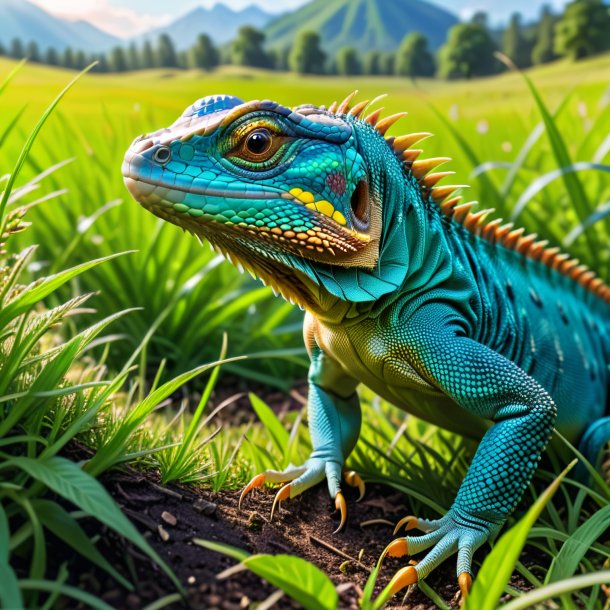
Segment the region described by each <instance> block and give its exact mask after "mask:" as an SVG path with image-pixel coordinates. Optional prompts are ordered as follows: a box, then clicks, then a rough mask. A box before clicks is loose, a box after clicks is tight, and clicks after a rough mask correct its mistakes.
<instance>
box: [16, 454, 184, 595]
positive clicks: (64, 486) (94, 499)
mask: <svg viewBox="0 0 610 610" xmlns="http://www.w3.org/2000/svg"><path fill="white" fill-rule="evenodd" d="M8 463H10V464H11V465H13V466H15V467H17V468H20V469H21V470H24V471H25V472H27V473H28V474H29V475H30V476H31V477H32V478H34V479H36V480H38V481H41V482H42V483H44V484H45V485H47V486H48V487H49V489H51V490H53V491H54V492H55V493H57V494H59V495H60V496H62V497H63V498H65V499H66V500H69V501H70V502H72V503H74V504H75V505H76V506H78V508H80V509H81V510H84V511H85V512H86V513H87V514H89V515H91V516H92V517H95V518H96V519H98V520H99V521H101V522H102V523H103V524H104V525H106V526H108V527H109V528H111V529H112V530H114V531H115V532H117V533H118V534H120V535H121V536H123V537H124V538H126V539H127V540H129V541H130V542H132V543H133V544H134V545H135V546H137V547H138V548H139V549H140V550H141V551H143V552H144V553H145V554H146V555H148V556H149V557H150V558H151V559H153V560H154V561H155V563H157V564H158V565H159V566H160V567H161V568H162V569H163V571H164V572H165V573H166V574H167V575H168V576H169V577H170V578H171V580H172V582H173V583H174V584H175V585H176V588H177V589H178V590H179V591H181V589H182V587H181V585H180V582H179V581H178V579H177V578H176V576H175V575H174V573H173V572H172V570H171V569H170V568H169V567H168V566H167V564H166V563H165V562H164V561H163V560H162V559H161V557H159V555H158V554H157V552H156V551H155V550H154V549H153V548H152V547H151V546H150V545H149V544H148V542H147V541H146V540H145V539H144V537H143V536H142V535H141V534H140V532H138V530H137V529H136V528H135V527H134V525H133V524H132V523H131V521H129V519H127V517H126V516H125V515H124V514H123V513H122V512H121V510H120V509H119V507H118V506H117V505H116V504H115V502H114V500H113V499H112V498H111V497H110V494H109V493H108V492H107V491H106V490H105V489H104V487H102V485H101V484H100V483H99V482H98V481H97V480H96V479H94V478H93V477H92V476H90V475H89V474H87V473H86V472H84V471H83V470H82V469H81V468H80V467H79V466H78V465H77V464H75V463H74V462H71V461H69V460H67V459H65V458H61V457H52V458H49V459H48V460H41V459H38V460H35V459H31V458H27V457H14V458H12V459H10V460H9V462H7V463H6V464H8Z"/></svg>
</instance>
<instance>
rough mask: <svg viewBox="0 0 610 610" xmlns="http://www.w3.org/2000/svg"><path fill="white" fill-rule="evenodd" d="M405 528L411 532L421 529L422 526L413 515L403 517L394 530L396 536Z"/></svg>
mask: <svg viewBox="0 0 610 610" xmlns="http://www.w3.org/2000/svg"><path fill="white" fill-rule="evenodd" d="M403 526H405V531H407V532H408V531H409V530H418V529H421V524H420V523H419V519H418V518H417V517H414V516H413V515H408V516H407V517H403V518H402V519H401V520H400V521H399V522H398V523H397V524H396V527H395V528H394V536H396V534H397V533H398V532H399V531H400V528H401V527H403Z"/></svg>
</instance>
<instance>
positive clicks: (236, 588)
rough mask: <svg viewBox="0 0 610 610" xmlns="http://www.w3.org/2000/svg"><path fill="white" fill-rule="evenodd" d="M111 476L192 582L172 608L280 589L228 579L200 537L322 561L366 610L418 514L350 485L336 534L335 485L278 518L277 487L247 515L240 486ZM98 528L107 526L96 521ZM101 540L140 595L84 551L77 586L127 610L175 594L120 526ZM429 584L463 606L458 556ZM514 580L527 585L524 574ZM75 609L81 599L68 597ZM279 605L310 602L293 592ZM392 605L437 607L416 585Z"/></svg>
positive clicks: (350, 601)
mask: <svg viewBox="0 0 610 610" xmlns="http://www.w3.org/2000/svg"><path fill="white" fill-rule="evenodd" d="M102 481H103V483H104V484H105V485H106V487H107V489H108V490H109V491H110V493H111V494H112V496H113V497H114V498H115V500H116V501H117V502H118V503H119V505H120V506H121V507H122V509H123V510H124V512H125V513H126V514H127V515H128V517H129V518H130V519H131V520H132V521H133V522H134V523H135V525H136V526H137V527H138V528H139V529H140V530H141V531H142V532H143V533H144V535H145V536H146V537H147V538H148V540H149V541H150V543H151V544H152V546H153V547H154V548H155V549H156V551H157V552H158V553H159V554H160V555H161V557H162V558H163V559H164V560H165V561H166V562H167V563H168V564H169V565H170V566H171V568H172V569H173V570H174V571H175V573H176V575H177V576H178V578H179V579H180V581H181V582H182V584H183V586H184V588H185V589H186V591H187V597H186V599H184V600H183V601H181V602H179V603H174V604H172V605H170V606H167V608H169V609H170V610H186V609H188V610H195V609H197V610H203V609H206V610H208V609H209V610H212V609H219V610H239V609H245V608H249V607H251V604H252V603H253V602H261V601H263V600H265V599H266V598H267V597H268V596H269V595H271V594H272V593H273V592H274V588H272V587H271V586H270V585H268V584H266V583H264V582H263V581H261V579H260V578H258V577H257V576H255V575H253V574H251V573H250V572H248V571H241V572H239V573H237V574H235V575H233V576H230V577H228V578H223V579H218V578H217V575H218V574H220V573H221V572H223V571H224V570H226V569H227V568H229V567H230V566H232V565H234V564H235V563H236V562H235V561H234V560H233V559H231V558H228V557H226V556H224V555H221V554H219V553H215V552H212V551H209V550H207V549H204V548H202V547H200V546H198V545H196V544H194V543H193V539H194V538H202V539H206V540H213V541H218V542H223V543H226V544H230V545H232V546H235V547H239V548H242V549H245V550H247V551H250V552H252V553H270V554H277V553H288V554H294V555H298V556H300V557H302V558H304V559H306V560H308V561H310V562H312V563H314V564H315V565H317V566H318V567H319V568H321V569H322V570H323V571H324V572H325V573H326V574H327V575H328V576H329V577H330V578H331V579H332V581H333V582H334V583H335V584H336V585H339V590H340V608H342V609H343V608H345V609H347V608H349V609H351V608H354V609H355V608H358V605H357V600H358V597H359V595H360V594H361V591H362V589H363V588H364V585H365V582H366V579H367V577H368V575H369V571H370V570H371V569H372V568H373V566H374V565H375V562H376V561H377V558H378V557H379V555H380V554H381V552H382V551H383V549H384V548H385V546H386V545H387V543H388V542H390V541H391V540H392V539H393V536H392V530H393V524H394V523H395V522H396V521H397V520H398V519H399V518H400V517H402V516H404V515H405V514H408V513H409V507H408V505H407V503H406V501H405V499H404V497H403V496H401V495H400V494H397V493H396V492H394V491H393V490H391V489H388V488H384V487H382V486H376V485H371V486H369V487H368V489H367V494H366V496H365V498H364V499H363V500H362V502H359V503H357V502H356V501H355V500H356V496H357V493H356V492H355V490H351V489H347V490H346V492H345V495H346V499H347V502H348V510H349V520H348V523H347V526H346V528H345V529H344V531H343V532H341V533H338V534H333V531H334V530H335V529H336V527H337V525H338V522H339V515H338V514H337V513H336V512H335V511H334V507H333V505H332V503H331V501H330V499H329V497H328V492H327V489H326V486H325V485H319V486H317V487H316V488H314V489H312V490H310V491H309V492H307V493H305V494H303V495H302V496H300V497H298V498H295V499H293V500H290V501H287V502H285V503H283V504H282V506H281V508H280V510H279V511H277V512H276V514H275V516H274V519H273V521H270V519H269V515H270V511H271V504H272V501H273V497H274V492H273V491H272V490H269V489H266V490H263V491H256V490H255V491H254V492H253V494H251V495H250V496H249V497H248V499H247V500H246V501H245V503H244V506H243V507H242V511H241V512H240V511H238V509H237V501H238V497H239V493H238V492H222V493H213V492H211V491H206V490H201V489H196V488H192V487H189V488H185V487H163V486H161V485H159V484H158V482H157V481H156V480H155V478H154V477H153V476H151V475H148V474H146V475H145V474H141V473H138V472H135V471H131V470H128V471H125V472H113V473H109V474H108V475H106V476H105V477H103V479H102ZM371 522H372V523H371ZM90 525H91V526H92V527H98V525H97V524H96V523H95V522H93V520H92V521H91V523H90ZM94 531H95V530H94ZM61 546H63V545H61ZM98 546H99V547H100V550H101V551H102V552H103V553H104V555H105V556H106V557H109V558H110V559H111V561H112V563H113V564H114V565H115V566H116V567H117V568H118V569H119V570H120V571H121V573H123V574H125V575H126V576H127V577H128V578H129V579H130V580H131V581H132V582H134V583H135V585H136V590H135V592H131V593H130V592H128V591H126V590H125V589H124V588H123V587H121V586H120V585H119V584H118V583H116V582H115V581H114V580H113V579H112V578H111V577H110V576H108V575H107V574H106V573H105V572H102V571H101V570H99V569H98V568H96V567H95V566H92V565H89V564H87V563H86V562H85V561H84V560H83V559H82V558H77V559H75V560H74V561H71V562H70V566H69V567H70V572H71V574H72V581H73V584H77V585H78V586H80V587H81V588H83V589H85V590H86V591H88V592H90V593H94V594H96V595H98V596H100V597H101V598H102V599H103V600H105V601H106V602H107V603H108V604H110V605H111V606H112V607H114V608H117V609H119V610H123V609H124V610H139V609H141V608H143V607H145V606H146V605H147V604H149V603H151V602H153V601H155V600H157V599H159V598H161V597H163V596H165V595H168V594H171V593H174V592H175V589H174V587H173V585H172V584H171V582H170V580H169V579H168V578H167V577H166V576H165V574H164V573H163V572H162V571H161V570H160V569H159V568H158V567H157V566H156V565H154V564H153V563H151V562H150V561H149V560H148V559H147V558H145V557H144V556H143V555H142V554H141V552H139V551H137V550H135V549H134V548H132V547H131V546H130V545H128V544H126V543H125V542H124V541H123V540H121V539H119V538H118V537H116V536H115V535H114V534H112V533H111V532H108V531H105V532H102V539H101V540H100V543H99V544H98ZM65 552H66V551H65V549H63V548H61V547H60V548H59V549H58V553H57V555H56V556H57V559H58V564H59V563H60V562H61V561H62V560H64V559H68V556H66V557H65V558H64V557H63V554H64V553H65ZM404 565H406V563H405V560H401V559H392V558H388V559H387V560H386V562H384V567H383V571H382V574H381V577H380V579H379V584H378V586H377V588H376V594H377V593H378V592H379V591H380V590H381V587H382V586H385V584H387V582H388V580H389V579H390V578H391V576H392V575H393V574H394V573H395V572H396V570H398V569H399V568H400V567H402V566H404ZM427 583H428V585H430V586H431V587H432V588H433V589H435V590H436V591H437V593H438V594H439V595H440V596H441V597H442V598H443V599H444V600H445V602H446V603H447V605H449V606H450V607H451V608H459V602H460V597H459V593H458V588H457V583H456V580H455V558H453V559H452V560H451V559H450V560H448V561H447V562H445V563H444V564H443V565H442V566H440V568H438V569H437V570H435V572H433V574H432V575H430V577H429V578H428V579H427ZM512 584H513V586H516V587H519V586H520V585H521V586H522V585H523V583H519V581H518V579H517V580H515V581H514V582H513V583H512ZM401 604H402V605H401ZM65 607H66V608H74V607H75V606H74V605H73V602H67V603H66V606H65ZM273 607H274V608H278V609H294V608H300V607H301V606H300V605H299V604H298V603H296V602H294V601H293V600H290V599H289V598H288V597H286V596H284V597H283V598H281V599H280V600H279V601H278V602H277V603H276V605H275V606H273ZM391 607H396V608H398V607H401V608H409V609H412V610H428V609H432V608H435V607H436V606H435V605H434V604H433V603H432V602H431V601H430V600H429V599H428V598H427V597H426V596H425V595H424V594H423V593H422V592H421V591H419V590H418V589H417V587H411V588H410V589H409V590H408V591H407V592H406V596H404V597H403V598H398V597H397V598H396V604H395V605H393V606H391Z"/></svg>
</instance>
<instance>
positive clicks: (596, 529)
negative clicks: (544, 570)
mask: <svg viewBox="0 0 610 610" xmlns="http://www.w3.org/2000/svg"><path fill="white" fill-rule="evenodd" d="M608 523H610V505H608V506H604V508H601V509H600V510H598V511H597V512H596V513H595V514H594V515H593V516H592V517H590V518H589V519H587V520H586V521H585V522H584V523H583V524H582V525H581V526H580V527H579V528H578V529H576V530H575V531H574V533H573V534H572V535H571V536H570V537H569V538H568V539H567V540H566V541H565V542H564V544H563V545H562V547H561V549H560V550H559V553H558V555H557V556H556V557H555V559H554V560H553V564H552V565H551V569H550V570H549V573H548V576H547V581H548V582H557V581H559V580H562V579H564V578H568V577H570V576H573V575H574V573H575V572H576V570H577V569H578V564H579V563H580V562H581V560H582V558H583V557H584V556H585V553H587V552H588V551H589V550H590V548H591V546H592V545H593V543H594V542H595V541H596V540H597V539H598V538H599V537H600V536H601V535H602V534H603V533H604V532H605V531H606V530H607V529H608Z"/></svg>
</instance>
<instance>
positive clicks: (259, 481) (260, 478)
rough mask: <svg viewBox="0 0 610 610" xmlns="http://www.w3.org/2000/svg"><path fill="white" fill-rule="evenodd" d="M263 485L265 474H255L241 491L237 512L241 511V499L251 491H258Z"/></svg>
mask: <svg viewBox="0 0 610 610" xmlns="http://www.w3.org/2000/svg"><path fill="white" fill-rule="evenodd" d="M264 484H265V474H264V473H261V474H257V475H256V476H255V477H254V478H253V479H252V480H251V481H250V482H249V483H248V484H247V485H246V486H245V487H244V489H243V491H242V492H241V494H240V496H239V502H238V503H237V510H241V503H242V502H243V499H244V498H245V497H246V496H247V495H248V494H249V493H250V492H251V491H252V490H253V489H260V488H261V487H262V486H263V485H264Z"/></svg>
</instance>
